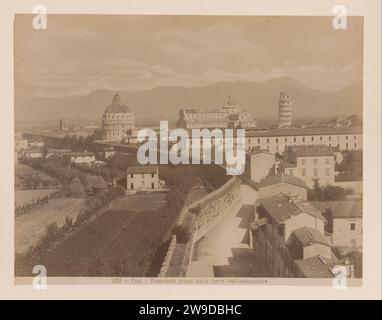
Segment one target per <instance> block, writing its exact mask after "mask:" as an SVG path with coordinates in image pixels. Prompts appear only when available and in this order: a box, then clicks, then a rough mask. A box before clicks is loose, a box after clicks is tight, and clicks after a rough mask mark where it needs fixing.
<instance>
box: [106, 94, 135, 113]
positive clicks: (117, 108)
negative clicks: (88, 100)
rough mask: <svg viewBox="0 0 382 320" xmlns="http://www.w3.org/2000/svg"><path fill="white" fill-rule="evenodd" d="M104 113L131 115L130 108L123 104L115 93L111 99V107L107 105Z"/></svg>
mask: <svg viewBox="0 0 382 320" xmlns="http://www.w3.org/2000/svg"><path fill="white" fill-rule="evenodd" d="M104 113H131V110H130V108H129V107H128V106H127V105H126V104H124V103H123V102H122V100H121V97H120V96H119V94H118V93H116V94H115V95H114V97H113V101H112V103H111V105H109V106H108V107H107V108H106V109H105V112H104Z"/></svg>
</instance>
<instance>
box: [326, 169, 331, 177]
mask: <svg viewBox="0 0 382 320" xmlns="http://www.w3.org/2000/svg"><path fill="white" fill-rule="evenodd" d="M325 175H326V176H330V169H329V168H325Z"/></svg>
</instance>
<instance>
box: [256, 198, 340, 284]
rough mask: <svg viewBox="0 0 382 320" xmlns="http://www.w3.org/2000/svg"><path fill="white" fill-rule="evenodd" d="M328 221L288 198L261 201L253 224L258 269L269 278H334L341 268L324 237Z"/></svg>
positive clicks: (302, 203) (303, 204)
mask: <svg viewBox="0 0 382 320" xmlns="http://www.w3.org/2000/svg"><path fill="white" fill-rule="evenodd" d="M325 222H326V220H325V218H324V217H323V216H322V214H321V212H320V211H319V210H317V209H315V208H314V207H313V206H311V205H310V204H309V203H307V202H303V201H299V200H295V199H294V198H290V197H289V196H287V195H284V194H278V195H272V196H269V197H263V198H259V199H258V200H257V202H256V208H255V219H254V221H253V222H252V223H251V230H250V235H251V243H252V247H253V249H254V254H255V268H256V270H257V271H258V272H259V273H260V274H261V275H262V276H268V277H306V278H331V277H334V274H333V272H332V267H333V266H334V265H338V264H341V262H340V261H338V259H337V258H336V257H335V255H334V254H333V253H332V250H331V246H330V243H329V242H328V240H327V238H326V237H325V236H324V224H325Z"/></svg>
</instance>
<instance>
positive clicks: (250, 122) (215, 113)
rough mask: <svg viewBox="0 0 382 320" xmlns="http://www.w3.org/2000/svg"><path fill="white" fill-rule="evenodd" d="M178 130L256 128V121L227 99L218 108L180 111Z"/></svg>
mask: <svg viewBox="0 0 382 320" xmlns="http://www.w3.org/2000/svg"><path fill="white" fill-rule="evenodd" d="M177 127H178V128H184V129H204V128H207V129H214V128H220V129H225V128H243V129H254V128H256V119H254V118H253V117H252V115H251V114H250V113H248V112H247V111H242V110H241V108H240V107H239V106H238V105H237V104H236V103H235V102H234V101H233V99H232V98H231V97H228V99H227V102H226V103H225V105H223V106H222V107H220V108H214V109H207V108H205V109H181V110H180V112H179V119H178V121H177Z"/></svg>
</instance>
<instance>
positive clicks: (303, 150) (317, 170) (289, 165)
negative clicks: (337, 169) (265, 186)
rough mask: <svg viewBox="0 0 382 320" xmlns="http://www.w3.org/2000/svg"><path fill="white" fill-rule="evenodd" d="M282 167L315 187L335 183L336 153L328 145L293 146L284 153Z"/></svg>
mask: <svg viewBox="0 0 382 320" xmlns="http://www.w3.org/2000/svg"><path fill="white" fill-rule="evenodd" d="M279 167H280V169H281V170H282V171H283V172H284V173H285V174H288V175H291V176H295V177H298V178H300V179H301V180H303V181H304V182H305V183H306V185H307V186H309V187H313V186H314V184H315V182H316V181H317V182H318V184H320V185H326V184H334V176H335V174H334V153H333V151H332V150H331V148H330V147H328V146H326V145H309V146H307V145H306V146H304V145H300V146H292V147H288V148H287V149H286V150H285V151H284V153H283V161H282V162H281V164H280V166H279Z"/></svg>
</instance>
